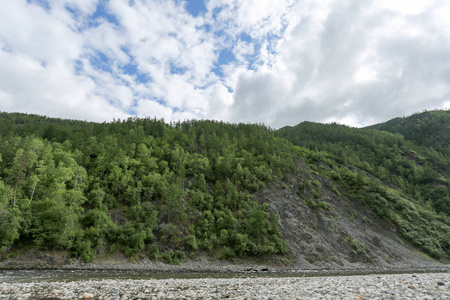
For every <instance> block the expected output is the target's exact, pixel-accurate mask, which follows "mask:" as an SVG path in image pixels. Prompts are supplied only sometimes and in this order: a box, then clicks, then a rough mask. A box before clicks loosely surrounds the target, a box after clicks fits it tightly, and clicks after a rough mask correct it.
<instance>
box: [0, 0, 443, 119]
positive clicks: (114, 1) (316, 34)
mask: <svg viewBox="0 0 450 300" xmlns="http://www.w3.org/2000/svg"><path fill="white" fill-rule="evenodd" d="M48 3H49V6H50V8H45V7H41V6H40V5H39V4H38V2H36V1H35V2H31V3H28V2H27V1H25V0H21V1H19V0H17V1H7V0H0V8H5V7H7V9H0V64H1V65H2V68H1V69H0V80H1V81H0V110H5V111H22V112H30V113H39V114H45V115H52V116H60V117H69V118H78V119H89V120H97V121H102V120H110V119H112V118H124V117H127V116H129V115H131V114H136V115H138V116H150V117H153V116H156V117H158V118H159V117H164V118H165V119H166V120H177V119H187V118H214V119H221V120H226V121H240V122H265V123H266V124H268V125H270V126H274V127H280V126H283V125H288V124H289V125H293V124H296V123H299V122H301V121H303V120H313V121H322V122H328V121H337V122H340V123H348V124H351V125H363V124H370V123H373V122H380V121H384V120H386V119H389V118H391V117H395V116H401V115H407V114H409V113H412V112H415V111H422V110H423V109H432V108H441V107H445V106H447V107H448V106H449V105H448V103H449V102H448V97H449V95H450V85H449V83H450V55H449V53H450V40H449V39H448V38H447V37H448V35H449V34H450V21H449V20H450V16H449V11H450V6H449V4H448V3H446V1H438V0H436V1H425V0H423V1H422V0H419V1H403V0H401V1H387V0H386V1H366V2H361V1H357V0H348V1H344V2H343V1H337V0H328V1H312V0H308V1H298V0H283V1H269V0H263V1H262V0H251V1H237V0H209V1H207V2H206V7H207V10H208V11H207V12H206V13H205V14H204V15H203V14H202V15H199V16H197V17H193V16H191V15H190V14H189V13H188V12H187V11H186V9H185V4H184V2H183V1H156V0H154V1H153V0H135V1H133V2H129V1H122V0H110V1H108V2H104V1H98V0H76V1H75V0H64V1H63V0H48ZM130 3H132V5H130ZM98 5H103V8H102V11H104V12H106V13H107V14H109V15H108V16H103V17H101V18H98V19H96V20H93V19H92V18H93V16H94V15H98V12H97V14H94V13H95V12H96V11H97V8H98V7H97V6H98ZM67 8H69V9H67ZM223 50H226V51H225V52H226V53H227V55H229V56H230V57H228V58H227V59H228V60H227V62H226V63H224V62H223V61H222V59H224V58H220V55H221V51H223ZM130 70H131V71H130ZM133 70H137V72H138V73H137V74H134V73H133ZM217 70H220V72H217ZM130 72H131V74H130ZM142 78H145V80H144V81H143V82H141V81H140V79H142Z"/></svg>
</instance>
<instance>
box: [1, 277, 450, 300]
mask: <svg viewBox="0 0 450 300" xmlns="http://www.w3.org/2000/svg"><path fill="white" fill-rule="evenodd" d="M449 279H450V273H419V274H389V275H380V274H377V275H364V276H363V275H358V276H327V277H257V278H237V277H235V278H201V279H152V280H131V279H128V280H115V279H106V280H98V281H93V280H86V281H70V282H45V281H44V282H31V283H6V282H5V283H0V299H42V298H46V297H48V298H51V297H53V298H59V299H224V298H229V299H352V300H353V299H395V300H397V299H398V300H400V299H450V285H449Z"/></svg>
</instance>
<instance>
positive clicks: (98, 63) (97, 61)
mask: <svg viewBox="0 0 450 300" xmlns="http://www.w3.org/2000/svg"><path fill="white" fill-rule="evenodd" d="M89 62H90V63H91V65H92V66H93V67H95V68H96V69H97V70H102V71H105V72H110V73H112V69H111V64H110V59H109V58H108V56H107V55H106V54H105V53H103V52H101V51H95V55H92V56H91V57H89Z"/></svg>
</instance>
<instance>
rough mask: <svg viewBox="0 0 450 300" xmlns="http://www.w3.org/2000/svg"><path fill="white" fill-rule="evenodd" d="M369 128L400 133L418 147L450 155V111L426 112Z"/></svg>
mask: <svg viewBox="0 0 450 300" xmlns="http://www.w3.org/2000/svg"><path fill="white" fill-rule="evenodd" d="M367 128H368V129H377V130H384V131H387V132H391V133H399V134H401V135H402V136H403V137H404V138H405V139H407V140H410V141H412V142H414V143H415V144H417V145H423V146H427V147H432V148H433V149H435V150H437V151H439V152H441V153H443V154H445V155H447V156H449V155H450V110H446V111H443V110H435V111H425V112H422V113H416V114H413V115H411V116H409V117H404V118H395V119H393V120H390V121H388V122H385V123H381V124H377V125H373V126H369V127H367Z"/></svg>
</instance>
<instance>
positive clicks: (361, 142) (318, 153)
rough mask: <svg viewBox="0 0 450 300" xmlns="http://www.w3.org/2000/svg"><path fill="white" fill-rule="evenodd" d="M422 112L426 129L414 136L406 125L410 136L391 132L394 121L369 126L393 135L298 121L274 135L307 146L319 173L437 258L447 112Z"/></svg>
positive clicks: (447, 239) (448, 200) (445, 190)
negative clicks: (408, 138) (425, 117)
mask: <svg viewBox="0 0 450 300" xmlns="http://www.w3.org/2000/svg"><path fill="white" fill-rule="evenodd" d="M426 115H427V116H429V118H427V119H428V121H427V123H426V124H427V125H426V126H423V127H422V128H427V129H423V132H422V133H421V134H416V135H415V137H413V131H414V129H412V130H411V133H409V134H408V135H407V136H408V137H410V139H411V140H407V139H405V138H404V137H403V136H402V135H401V134H400V133H399V132H396V130H395V128H398V126H391V125H386V124H393V123H394V122H397V121H390V122H388V123H386V124H380V125H378V126H373V127H372V128H383V129H386V128H391V131H393V132H395V133H394V134H393V133H388V132H384V131H379V130H375V129H370V128H365V129H357V128H350V127H347V126H344V125H338V124H329V125H324V124H318V123H310V122H304V123H301V124H299V125H297V126H295V127H285V128H282V129H280V130H278V131H277V132H276V136H278V137H283V138H286V139H288V140H289V141H291V142H292V143H293V144H295V145H298V146H302V147H306V148H308V149H310V150H311V152H310V154H309V157H308V161H309V162H310V163H312V164H314V165H315V166H316V170H317V172H318V173H319V174H321V175H322V176H325V177H330V178H332V179H333V180H335V181H336V182H338V183H339V185H340V186H341V187H342V188H343V190H344V191H345V194H346V196H348V197H349V198H351V199H355V200H358V201H360V202H362V203H364V204H367V205H369V206H370V207H371V208H372V210H373V211H374V212H376V214H377V215H378V216H380V217H381V218H384V219H386V220H388V221H389V222H392V223H393V224H395V226H396V227H397V228H398V229H399V232H400V234H401V236H402V237H403V238H405V239H406V240H409V241H410V242H412V243H413V244H414V245H416V246H418V247H420V248H422V249H424V250H426V251H427V252H428V253H430V254H432V255H434V256H435V257H440V256H441V255H442V254H443V252H445V253H446V254H447V255H448V254H450V252H449V251H450V248H449V247H450V235H449V234H450V231H449V226H448V225H449V224H450V222H449V220H450V218H449V216H450V178H449V170H450V157H449V156H448V155H446V151H445V149H446V148H448V145H446V144H445V142H443V141H445V140H448V138H449V135H450V131H448V130H447V128H448V126H449V122H450V120H449V119H448V117H447V116H448V115H449V114H448V111H447V112H443V111H434V112H427V113H426ZM411 118H412V120H411V119H406V120H404V122H405V123H409V124H410V126H411V128H418V127H420V125H417V124H416V123H414V118H415V116H412V117H411ZM400 127H401V126H400ZM433 130H434V131H433ZM401 132H402V133H403V132H404V131H401ZM408 132H409V131H408ZM429 136H436V137H439V138H433V139H431V138H430V137H429ZM413 141H416V142H418V143H417V144H415V143H414V142H413ZM423 145H427V146H430V147H425V146H423ZM433 146H435V147H433Z"/></svg>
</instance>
